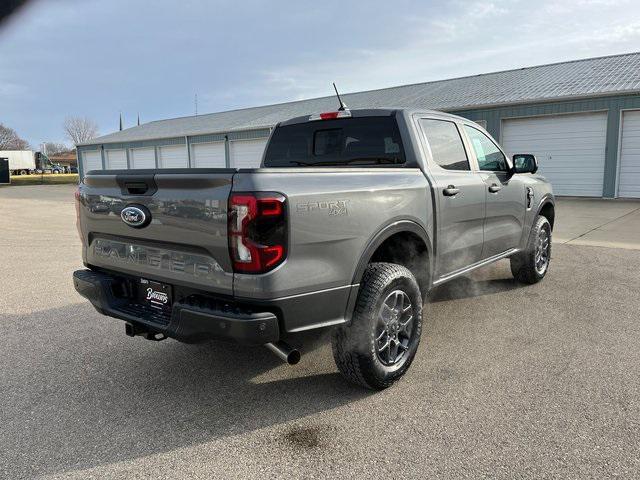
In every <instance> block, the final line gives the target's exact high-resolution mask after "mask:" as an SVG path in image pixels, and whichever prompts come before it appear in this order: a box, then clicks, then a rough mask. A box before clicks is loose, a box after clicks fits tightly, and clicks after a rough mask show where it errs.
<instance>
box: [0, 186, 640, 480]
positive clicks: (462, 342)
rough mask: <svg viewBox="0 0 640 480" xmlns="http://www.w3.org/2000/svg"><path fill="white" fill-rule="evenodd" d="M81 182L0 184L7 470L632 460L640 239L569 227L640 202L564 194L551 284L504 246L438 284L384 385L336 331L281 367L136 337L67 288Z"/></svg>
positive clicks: (0, 461)
mask: <svg viewBox="0 0 640 480" xmlns="http://www.w3.org/2000/svg"><path fill="white" fill-rule="evenodd" d="M72 192H73V189H72V188H70V187H68V186H61V187H47V189H46V191H43V190H42V189H30V187H18V188H11V189H0V229H1V231H2V236H1V237H0V251H1V252H3V255H4V256H5V258H4V260H3V265H2V276H1V277H0V292H1V293H0V329H1V331H0V365H1V366H2V368H1V369H0V478H11V479H15V478H32V477H42V478H77V479H86V478H117V477H120V478H125V477H126V478H181V477H196V478H215V477H217V478H246V477H253V476H255V477H261V478H269V477H271V478H273V477H280V476H284V475H288V476H290V477H291V478H301V477H305V478H327V477H329V478H331V477H336V476H343V477H344V478H353V477H356V476H357V477H374V478H376V477H391V476H393V478H401V477H408V478H435V477H453V478H461V477H468V478H478V477H481V476H487V477H497V478H522V477H534V478H548V477H561V478H589V477H590V478H604V477H612V476H615V475H618V476H621V477H627V478H630V477H636V476H637V472H638V471H640V460H639V457H638V452H639V451H640V376H639V375H638V370H639V367H640V321H639V312H640V295H639V294H638V285H639V284H640V253H639V252H638V251H636V250H634V249H633V248H632V247H634V245H635V242H634V241H633V240H634V239H633V238H632V239H631V240H632V241H631V242H627V241H626V240H625V242H624V243H625V245H626V244H627V243H628V244H629V245H628V246H629V247H630V248H602V247H593V246H584V245H578V244H577V241H575V240H574V241H569V240H571V239H572V238H575V237H577V236H579V235H583V234H585V233H586V235H583V236H582V237H581V238H583V239H584V238H586V237H589V236H590V235H591V234H589V233H588V231H589V230H590V229H594V228H595V229H596V230H597V229H600V230H601V231H602V232H605V233H606V232H607V231H608V229H610V228H611V227H606V226H605V227H603V225H604V224H606V223H607V221H608V220H614V218H613V216H615V215H617V216H618V217H620V216H622V215H627V217H625V218H626V220H624V222H623V224H627V223H633V222H636V225H635V227H633V226H630V227H629V228H638V227H639V226H638V224H637V223H638V222H639V220H638V217H637V211H636V214H631V212H632V211H633V209H634V208H636V209H637V207H638V206H640V205H635V207H634V206H633V204H632V203H631V202H609V203H607V202H594V203H593V204H590V203H589V202H583V205H585V206H584V207H583V208H582V209H580V206H579V203H580V202H575V201H573V200H572V201H570V202H567V203H566V205H565V204H564V203H561V205H560V212H559V217H560V218H559V220H558V222H559V224H558V235H557V236H558V237H560V241H559V242H557V243H556V244H555V246H554V251H553V263H552V268H551V271H550V272H549V275H548V277H547V278H546V279H545V281H544V282H542V283H541V284H538V285H535V286H532V287H524V286H520V285H518V284H516V283H514V282H513V280H512V278H511V276H510V274H509V270H508V264H507V263H506V262H501V263H499V264H497V265H495V266H494V267H491V268H488V269H485V270H484V271H482V272H478V273H476V274H475V275H474V276H473V277H470V278H465V279H461V280H458V281H455V282H453V283H452V284H449V285H447V286H443V287H441V288H440V289H439V290H437V291H436V292H434V294H433V295H432V299H431V303H430V304H429V305H428V306H427V307H426V317H425V329H424V337H423V340H422V343H421V346H420V352H419V354H418V357H417V359H416V361H415V363H414V365H413V366H412V368H411V370H410V372H409V373H408V374H407V376H406V378H405V379H404V380H403V381H401V382H400V383H399V384H397V385H396V386H394V387H393V388H391V389H389V390H387V391H385V392H382V393H376V394H373V393H369V392H363V391H362V390H359V389H357V388H355V387H351V386H349V385H347V384H346V383H344V382H343V381H342V379H341V377H340V376H339V375H338V374H337V373H336V369H335V367H334V365H333V361H332V358H331V353H330V349H329V348H328V346H327V344H326V342H325V341H324V340H325V339H321V340H319V341H315V342H312V343H311V344H309V345H308V346H307V348H306V349H305V352H304V355H303V360H302V362H301V363H300V364H299V365H298V366H296V367H288V366H285V365H282V364H280V363H279V362H278V361H277V360H276V359H275V358H274V357H273V356H272V355H271V354H270V353H269V352H267V351H266V350H265V349H262V348H255V349H247V348H240V347H236V346H233V345H227V344H208V345H201V346H189V345H182V344H180V343H177V342H174V341H172V340H168V341H165V342H160V343H153V342H148V341H145V340H142V339H140V338H136V339H130V338H128V337H125V335H124V332H123V330H124V328H123V326H122V323H121V322H119V321H116V320H109V319H106V318H103V317H101V316H100V315H98V314H97V313H95V312H94V311H93V310H92V309H91V308H90V307H89V306H88V305H87V304H86V303H85V302H84V301H83V300H82V299H81V298H80V297H79V296H78V295H76V294H75V292H74V291H73V289H72V286H71V281H70V275H71V272H72V271H73V270H74V269H75V268H77V267H78V266H79V265H80V259H79V254H78V241H77V239H76V232H75V227H74V222H75V213H74V208H73V203H72ZM605 203H606V204H607V205H606V206H603V205H604V204H605ZM618 205H620V206H618ZM585 208H587V209H588V210H587V211H585V210H584V209H585ZM589 209H591V210H594V209H596V210H599V209H615V213H605V212H604V211H603V212H602V215H601V217H602V218H598V219H596V215H595V213H593V214H592V213H589ZM617 209H620V210H617ZM570 212H573V214H572V215H573V216H571V217H570V216H568V215H567V213H570ZM625 212H626V213H625ZM579 218H584V220H583V221H582V223H580V221H579V220H578V219H579ZM589 222H591V223H589ZM587 224H588V225H587ZM609 225H611V224H609ZM625 228H626V227H625ZM594 231H595V230H594ZM563 232H564V233H563ZM561 233H562V234H563V235H565V236H564V237H562V236H561V235H560V234H561ZM605 233H602V235H605ZM612 236H613V237H614V238H605V240H599V241H602V242H611V241H616V242H617V241H618V240H619V238H617V237H618V235H617V234H616V233H615V232H613V234H612ZM635 240H636V242H637V238H636V239H635ZM563 242H564V243H563ZM567 242H568V243H567Z"/></svg>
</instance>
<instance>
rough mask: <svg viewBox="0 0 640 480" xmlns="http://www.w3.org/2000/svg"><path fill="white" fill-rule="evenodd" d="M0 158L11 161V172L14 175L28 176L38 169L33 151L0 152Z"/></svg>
mask: <svg viewBox="0 0 640 480" xmlns="http://www.w3.org/2000/svg"><path fill="white" fill-rule="evenodd" d="M0 158H7V159H8V160H9V171H10V172H11V174H12V175H27V174H29V173H33V172H34V171H35V169H36V160H35V156H34V154H33V151H32V150H0Z"/></svg>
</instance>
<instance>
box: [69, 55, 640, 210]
mask: <svg viewBox="0 0 640 480" xmlns="http://www.w3.org/2000/svg"><path fill="white" fill-rule="evenodd" d="M328 81H329V80H327V82H328ZM327 88H329V87H327ZM343 98H344V101H345V103H346V104H347V105H348V106H349V107H350V108H353V109H356V108H376V107H387V108H424V109H433V110H443V111H446V112H450V113H455V114H458V115H461V116H463V117H467V118H469V119H471V120H474V121H476V122H478V123H479V124H481V125H482V126H484V127H485V128H486V129H487V130H488V131H489V133H491V134H492V135H493V136H494V137H495V138H496V139H497V140H499V142H500V143H501V144H502V146H503V147H504V148H505V150H506V151H507V153H508V154H513V153H533V154H535V155H536V156H537V157H538V160H539V164H540V172H541V173H542V174H543V175H545V176H546V177H547V178H548V179H549V180H550V181H551V182H552V184H553V186H554V190H555V192H556V193H557V194H559V195H579V196H593V197H601V196H604V197H635V198H640V53H629V54H624V55H614V56H609V57H599V58H590V59H586V60H574V61H570V62H562V63H554V64H550V65H541V66H536V67H528V68H521V69H516V70H507V71H502V72H495V73H487V74H482V75H474V76H470V77H462V78H454V79H450V80H440V81H435V82H426V83H418V84H414V85H404V86H399V87H392V88H384V89H380V90H371V91H366V92H358V93H351V94H346V95H343ZM336 105H337V104H336V99H335V97H334V96H328V97H323V98H315V99H311V100H301V101H296V102H288V103H282V104H278V105H267V106H262V107H254V108H245V109H240V110H232V111H228V112H221V113H212V114H207V115H198V116H193V117H182V118H174V119H170V120H159V121H155V122H149V123H146V124H143V125H140V126H136V127H133V128H128V129H126V130H122V131H119V132H115V133H111V134H108V135H105V136H102V137H99V138H96V139H93V140H91V141H89V142H86V143H85V144H83V145H80V146H79V147H78V152H79V154H80V155H81V158H82V162H81V165H80V171H81V173H82V172H83V171H88V170H94V169H103V168H108V169H116V168H117V169H127V168H130V169H136V168H176V167H193V168H197V167H237V168H241V167H256V166H258V165H259V164H260V160H261V155H262V152H263V151H264V147H265V144H266V141H267V139H268V137H269V134H270V132H271V129H272V128H273V127H274V126H275V125H276V124H277V123H278V122H280V121H283V120H286V119H289V118H292V117H296V116H300V115H306V114H312V113H318V112H326V111H330V110H333V109H335V108H336Z"/></svg>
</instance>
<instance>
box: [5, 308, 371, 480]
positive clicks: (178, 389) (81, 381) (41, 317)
mask: <svg viewBox="0 0 640 480" xmlns="http://www.w3.org/2000/svg"><path fill="white" fill-rule="evenodd" d="M0 325H3V326H5V327H8V329H9V330H12V331H13V333H10V334H9V335H8V336H5V337H4V338H2V339H0V358H3V359H4V360H5V362H6V363H5V362H3V363H4V364H5V365H7V366H8V367H5V368H4V374H2V375H0V379H2V381H1V384H0V401H1V402H2V404H3V409H2V410H3V411H2V414H0V422H1V423H0V424H1V425H2V437H4V439H3V440H2V448H1V450H2V451H3V452H2V453H0V464H4V465H7V468H8V469H9V470H8V471H7V474H9V475H10V477H11V478H17V477H22V476H27V477H32V476H37V475H44V474H54V473H63V472H68V471H70V470H80V469H85V468H91V467H95V466H98V465H104V464H110V463H114V462H118V461H123V460H128V459H133V458H139V457H144V456H147V455H153V454H157V453H161V452H166V451H171V450H175V449H179V448H182V447H188V446H189V445H194V444H200V443H204V442H209V441H212V440H215V439H219V438H222V437H225V436H228V435H237V434H242V433H245V432H250V431H253V430H257V429H260V428H264V427H267V426H271V425H276V424H280V423H283V422H288V421H291V420H296V419H300V418H303V417H306V416H309V415H312V414H315V413H318V412H322V411H325V410H329V409H333V408H337V407H340V406H342V405H345V404H348V403H350V402H354V401H357V400H359V399H362V398H364V397H366V396H367V395H369V394H370V393H369V392H366V391H364V390H362V389H360V388H357V387H355V386H351V385H350V384H348V383H346V382H345V381H344V380H343V379H342V377H341V376H340V375H339V374H338V373H337V372H336V371H335V368H334V367H333V362H332V359H331V356H330V353H329V352H328V350H327V349H326V348H325V347H326V345H325V343H326V342H323V341H322V338H320V339H316V340H315V341H314V342H312V343H311V344H307V345H306V348H305V351H304V353H303V360H302V362H301V364H299V365H298V366H296V367H289V366H286V365H283V364H282V363H281V362H280V361H279V360H278V359H277V358H275V357H274V356H273V354H271V353H270V352H268V351H267V350H266V349H264V348H262V347H255V348H249V347H240V346H237V345H234V344H228V343H218V342H216V343H208V344H203V345H185V344H180V343H178V342H175V341H173V340H167V341H164V342H150V341H147V340H144V339H142V338H134V339H131V338H128V337H125V336H124V332H123V329H124V327H123V324H122V322H120V321H117V320H113V319H106V318H104V317H101V316H100V315H98V314H97V313H95V312H94V311H93V310H92V309H91V308H90V307H88V306H87V305H73V306H68V307H63V308H59V309H52V310H48V311H44V312H38V313H34V314H30V315H24V316H20V317H17V316H0ZM12 326H17V328H11V327H12ZM43 326H44V328H43ZM325 338H326V336H325ZM314 350H315V351H314ZM305 356H306V358H305ZM325 356H326V357H327V358H326V359H325V358H322V357H325ZM329 365H331V366H329ZM282 369H286V370H282ZM274 440H277V439H276V438H274ZM3 457H4V458H3Z"/></svg>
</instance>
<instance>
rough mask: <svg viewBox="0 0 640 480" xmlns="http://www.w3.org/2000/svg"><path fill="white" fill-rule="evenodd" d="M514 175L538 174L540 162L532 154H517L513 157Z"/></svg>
mask: <svg viewBox="0 0 640 480" xmlns="http://www.w3.org/2000/svg"><path fill="white" fill-rule="evenodd" d="M513 171H514V173H536V172H537V171H538V160H536V157H535V155H531V154H530V153H516V154H515V155H514V156H513Z"/></svg>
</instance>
